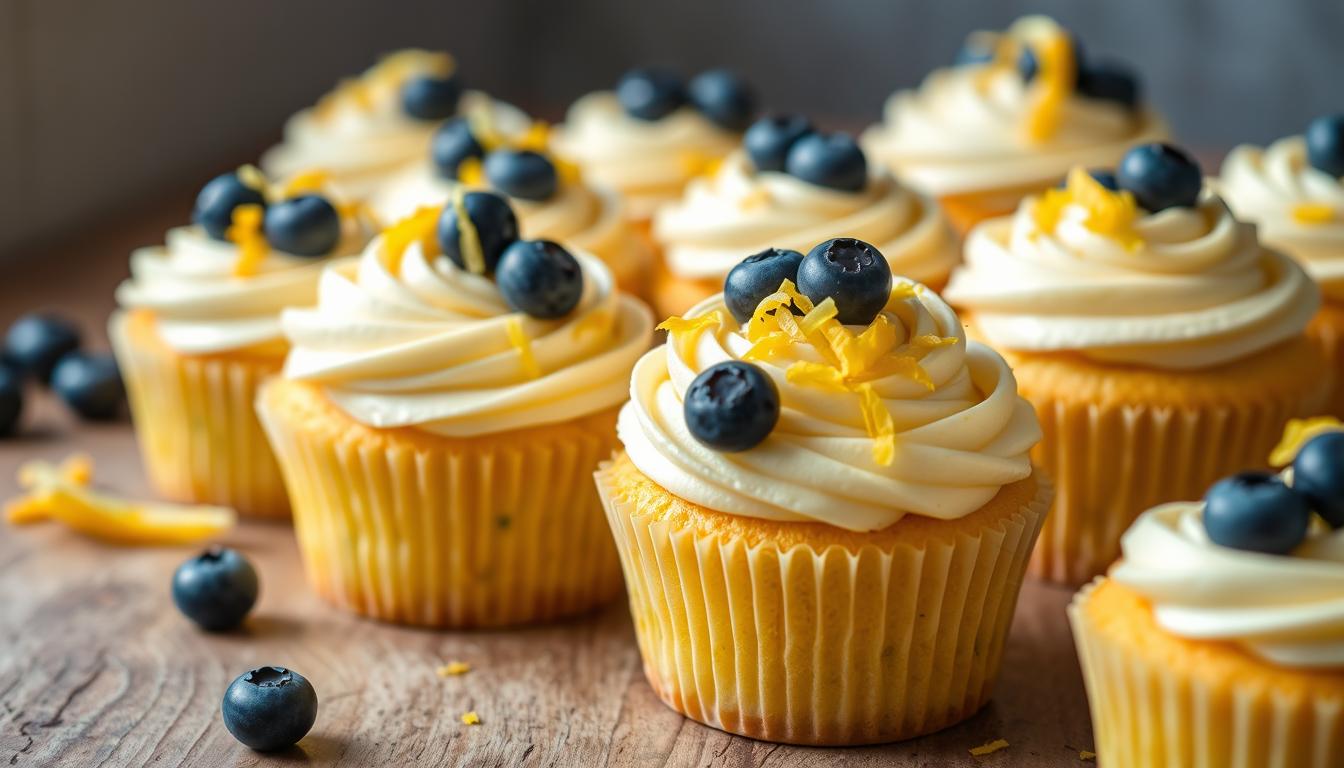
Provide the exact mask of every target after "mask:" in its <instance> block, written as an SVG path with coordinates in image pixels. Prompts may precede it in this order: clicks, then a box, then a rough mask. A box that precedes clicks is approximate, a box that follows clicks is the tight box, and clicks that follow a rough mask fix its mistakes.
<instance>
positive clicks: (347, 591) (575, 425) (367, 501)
mask: <svg viewBox="0 0 1344 768" xmlns="http://www.w3.org/2000/svg"><path fill="white" fill-rule="evenodd" d="M282 384H283V382H279V381H277V382H276V385H282ZM285 406H286V403H285V402H283V401H280V402H275V401H274V399H272V398H269V397H267V395H266V393H265V392H263V394H262V396H261V398H260V400H259V402H258V408H259V412H260V413H261V416H262V421H263V422H264V423H265V425H266V428H267V431H268V432H269V433H270V436H271V441H272V444H273V445H274V447H275V451H276V455H277V456H278V458H279V460H280V465H281V467H282V468H283V470H284V474H285V478H286V479H287V481H288V483H289V487H290V493H291V498H292V500H293V507H294V527H295V531H296V532H297V534H298V540H299V549H300V552H301V554H302V556H303V561H304V566H305V570H306V573H307V576H308V580H309V582H310V583H311V584H312V586H313V588H314V589H315V590H316V591H317V592H318V593H319V594H320V595H322V596H323V597H324V598H326V599H327V600H329V601H331V602H333V603H335V604H336V605H339V606H341V607H342V608H345V609H348V610H350V611H353V612H355V613H358V614H361V615H364V616H368V617H371V618H375V619H380V620H383V621H390V622H396V623H401V624H411V625H418V626H427V627H452V628H471V627H503V626H512V625H521V624H531V623H537V622H544V621H550V620H554V619H558V618H562V617H566V616H573V615H577V614H582V613H586V612H588V611H591V610H593V609H595V608H597V607H599V606H601V605H603V604H605V603H607V602H609V601H611V600H612V599H614V598H615V597H616V596H617V595H618V594H619V593H620V589H621V574H620V568H619V564H618V563H617V560H616V552H615V549H614V548H613V546H612V543H611V535H610V533H609V532H608V531H607V529H606V525H605V522H604V520H603V516H602V510H601V506H600V503H599V501H598V498H597V493H596V490H595V489H594V488H593V484H592V473H593V470H594V468H595V467H596V466H597V465H598V462H599V461H601V460H602V459H603V458H604V457H606V456H609V455H611V451H612V450H613V449H614V447H615V445H616V429H615V421H616V412H615V411H614V410H612V411H608V412H605V413H602V414H598V415H595V416H588V417H584V418H582V419H576V420H575V421H573V422H570V423H567V424H564V425H557V426H554V427H541V428H535V429H527V430H520V431H517V432H513V433H504V434H501V435H492V436H488V437H482V438H456V439H453V438H434V437H433V436H429V435H423V434H422V435H420V436H419V439H407V438H405V437H403V436H402V435H401V434H399V433H397V432H379V433H378V434H377V438H376V439H375V438H374V437H370V436H369V434H368V432H369V431H368V430H367V429H365V428H362V427H359V428H356V429H350V428H349V427H350V426H351V424H350V423H349V422H346V423H341V422H337V421H328V422H324V423H321V424H316V423H315V422H314V420H313V419H311V418H302V417H297V418H296V417H295V416H294V415H293V414H291V413H290V412H289V409H287V408H286V407H285Z"/></svg>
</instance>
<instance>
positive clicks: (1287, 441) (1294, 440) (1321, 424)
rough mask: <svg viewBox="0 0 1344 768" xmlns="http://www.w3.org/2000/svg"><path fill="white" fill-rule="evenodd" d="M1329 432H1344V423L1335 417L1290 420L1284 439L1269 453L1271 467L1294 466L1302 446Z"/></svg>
mask: <svg viewBox="0 0 1344 768" xmlns="http://www.w3.org/2000/svg"><path fill="white" fill-rule="evenodd" d="M1327 432H1344V423H1342V422H1340V420H1339V419H1336V418H1335V417H1333V416H1315V417H1312V418H1310V419H1289V420H1288V423H1287V424H1285V425H1284V427H1283V438H1282V439H1280V440H1279V444H1278V445H1276V446H1274V450H1272V451H1270V453H1269V465H1270V466H1271V467H1286V466H1288V465H1289V464H1292V463H1293V459H1295V458H1297V452H1298V451H1300V450H1302V446H1304V445H1306V444H1307V442H1308V441H1310V440H1311V439H1312V438H1313V437H1316V436H1318V435H1323V434H1325V433H1327Z"/></svg>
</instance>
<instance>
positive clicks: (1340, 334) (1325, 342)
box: [1307, 299, 1344, 419]
mask: <svg viewBox="0 0 1344 768" xmlns="http://www.w3.org/2000/svg"><path fill="white" fill-rule="evenodd" d="M1307 336H1308V337H1309V338H1310V339H1311V340H1312V341H1314V342H1316V345H1317V346H1318V347H1320V350H1321V353H1322V354H1324V355H1325V359H1326V362H1327V364H1328V371H1329V373H1330V384H1331V387H1330V400H1329V402H1328V403H1327V404H1326V406H1325V408H1324V410H1323V411H1322V413H1323V414H1328V415H1330V416H1334V417H1335V418H1338V419H1344V305H1341V304H1338V303H1335V302H1333V301H1331V300H1329V299H1326V300H1325V302H1324V303H1323V304H1321V309H1320V311H1319V312H1317V313H1316V316H1315V317H1313V318H1312V319H1311V324H1310V325H1308V326H1307Z"/></svg>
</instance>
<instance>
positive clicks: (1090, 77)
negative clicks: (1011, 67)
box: [953, 35, 1140, 109]
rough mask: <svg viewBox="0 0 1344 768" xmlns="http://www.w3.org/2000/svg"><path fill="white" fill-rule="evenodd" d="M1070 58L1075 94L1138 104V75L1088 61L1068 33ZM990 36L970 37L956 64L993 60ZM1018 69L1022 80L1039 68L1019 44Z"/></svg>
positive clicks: (1131, 105) (1027, 49) (1029, 51)
mask: <svg viewBox="0 0 1344 768" xmlns="http://www.w3.org/2000/svg"><path fill="white" fill-rule="evenodd" d="M1069 41H1070V43H1071V44H1072V47H1073V60H1074V62H1075V63H1076V66H1077V69H1078V79H1077V85H1076V88H1077V90H1078V93H1079V94H1080V95H1082V96H1086V97H1088V98H1092V99H1100V100H1102V101H1113V102H1115V103H1117V104H1121V105H1123V106H1125V107H1127V108H1129V109H1134V108H1135V107H1137V106H1138V104H1139V95H1140V94H1139V78H1138V76H1137V75H1135V74H1134V70H1132V69H1130V68H1129V67H1128V66H1125V65H1124V64H1121V63H1120V62H1116V61H1096V62H1094V61H1089V60H1088V59H1087V57H1086V56H1084V54H1083V44H1082V42H1081V41H1079V40H1078V38H1076V37H1073V36H1072V35H1070V37H1069ZM994 56H995V51H994V48H993V40H992V38H980V37H972V38H971V39H970V40H967V41H966V44H965V45H963V46H962V48H961V50H960V51H958V52H957V57H956V59H955V61H954V62H953V63H954V64H956V65H957V66H963V65H969V64H985V63H988V62H990V61H993V60H994ZM1016 63H1017V71H1018V73H1019V74H1021V75H1022V79H1023V80H1024V81H1025V82H1031V81H1032V80H1034V79H1036V75H1037V74H1039V73H1040V71H1041V64H1040V61H1039V60H1038V59H1037V58H1036V52H1035V51H1033V50H1032V49H1031V46H1027V45H1024V46H1022V50H1021V52H1020V53H1019V54H1018V56H1017V62H1016Z"/></svg>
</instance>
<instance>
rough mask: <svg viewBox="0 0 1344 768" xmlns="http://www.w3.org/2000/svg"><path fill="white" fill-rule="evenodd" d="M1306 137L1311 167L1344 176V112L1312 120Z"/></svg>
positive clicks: (1337, 176) (1336, 175)
mask: <svg viewBox="0 0 1344 768" xmlns="http://www.w3.org/2000/svg"><path fill="white" fill-rule="evenodd" d="M1304 138H1305V140H1306V143H1307V162H1309V163H1311V167H1313V168H1315V169H1316V170H1318V171H1323V172H1325V173H1328V174H1330V175H1331V176H1334V177H1335V178H1340V177H1344V113H1341V114H1338V115H1326V116H1325V117H1318V118H1316V119H1315V120H1312V121H1311V123H1310V124H1309V125H1308V126H1307V130H1306V134H1305V136H1304Z"/></svg>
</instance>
